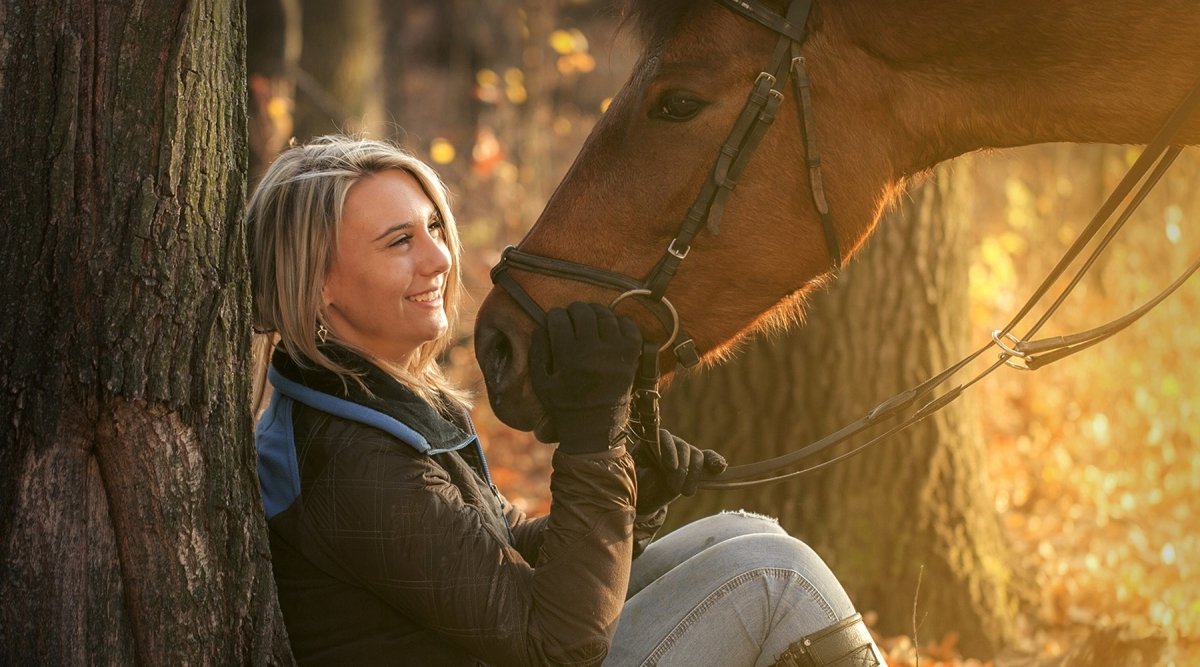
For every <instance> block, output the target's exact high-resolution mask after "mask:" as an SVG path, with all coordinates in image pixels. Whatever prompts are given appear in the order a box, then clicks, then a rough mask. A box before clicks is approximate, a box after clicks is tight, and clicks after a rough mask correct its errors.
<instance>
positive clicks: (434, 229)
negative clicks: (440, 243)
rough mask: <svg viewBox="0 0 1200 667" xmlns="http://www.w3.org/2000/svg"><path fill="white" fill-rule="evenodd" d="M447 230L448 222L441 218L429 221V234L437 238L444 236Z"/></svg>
mask: <svg viewBox="0 0 1200 667" xmlns="http://www.w3.org/2000/svg"><path fill="white" fill-rule="evenodd" d="M445 231H446V223H444V222H442V221H441V220H435V221H434V222H431V223H429V235H430V236H432V237H433V238H435V239H440V238H442V234H443V233H445Z"/></svg>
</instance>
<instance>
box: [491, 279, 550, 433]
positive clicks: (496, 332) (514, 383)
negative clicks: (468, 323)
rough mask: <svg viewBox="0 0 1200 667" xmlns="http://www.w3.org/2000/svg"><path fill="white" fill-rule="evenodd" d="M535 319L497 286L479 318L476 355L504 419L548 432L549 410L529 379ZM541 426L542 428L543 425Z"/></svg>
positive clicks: (495, 407) (495, 408) (520, 426)
mask: <svg viewBox="0 0 1200 667" xmlns="http://www.w3.org/2000/svg"><path fill="white" fill-rule="evenodd" d="M532 331H533V322H532V321H531V320H530V319H529V317H528V316H527V315H526V314H525V313H524V312H523V311H522V310H521V309H520V308H518V307H517V305H516V303H515V302H513V300H512V299H510V298H509V297H508V295H507V294H504V293H503V292H502V291H501V290H493V291H492V292H491V294H489V295H488V297H487V298H486V299H485V300H484V302H483V305H482V306H481V307H480V308H479V315H478V318H477V319H476V320H475V358H476V359H477V360H478V361H479V368H480V370H481V371H483V381H484V384H485V386H486V387H487V393H488V401H489V402H490V403H491V405H492V411H493V412H495V413H496V416H497V417H498V418H499V419H500V421H502V422H504V423H505V424H507V425H508V426H511V427H512V428H515V429H518V430H521V431H534V432H535V433H534V434H535V435H537V436H538V439H539V440H544V437H543V436H547V437H548V436H550V435H551V434H549V433H547V432H545V431H546V429H545V427H544V425H543V424H544V423H545V422H546V421H547V420H546V419H544V416H545V413H544V411H543V409H542V405H541V403H540V402H538V400H537V396H536V395H534V393H533V385H532V384H531V383H530V381H529V340H530V335H531V334H532ZM539 427H540V428H539Z"/></svg>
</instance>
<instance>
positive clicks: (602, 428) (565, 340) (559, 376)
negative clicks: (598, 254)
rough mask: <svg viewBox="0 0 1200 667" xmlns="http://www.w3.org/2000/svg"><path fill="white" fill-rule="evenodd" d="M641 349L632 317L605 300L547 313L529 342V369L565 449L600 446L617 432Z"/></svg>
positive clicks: (598, 449)
mask: <svg viewBox="0 0 1200 667" xmlns="http://www.w3.org/2000/svg"><path fill="white" fill-rule="evenodd" d="M641 349H642V334H641V332H639V331H638V328H637V326H636V325H635V324H634V323H633V320H631V319H629V318H627V317H617V316H616V315H615V314H614V313H613V312H612V310H611V309H609V308H607V307H605V306H601V305H599V304H594V303H582V302H575V303H573V304H571V305H570V306H567V309H566V310H563V309H561V308H554V309H552V310H550V311H549V312H547V313H546V326H545V327H544V328H539V329H538V330H537V331H535V332H534V334H533V340H532V341H531V343H530V348H529V370H530V375H531V376H532V378H531V379H532V380H533V391H534V393H535V394H537V397H538V400H540V401H541V402H542V406H543V407H544V408H545V409H546V414H547V415H548V416H549V417H550V419H552V420H553V421H554V426H555V429H556V430H557V433H558V441H559V447H560V448H561V449H562V450H563V451H564V452H567V453H569V454H585V453H591V452H601V451H604V450H605V449H608V448H609V446H610V445H611V444H612V443H613V442H615V441H616V440H618V439H619V438H620V435H621V430H622V429H623V428H624V426H625V420H626V418H627V415H628V410H629V387H630V385H632V384H633V374H634V372H635V371H636V369H637V360H638V353H639V352H640V351H641Z"/></svg>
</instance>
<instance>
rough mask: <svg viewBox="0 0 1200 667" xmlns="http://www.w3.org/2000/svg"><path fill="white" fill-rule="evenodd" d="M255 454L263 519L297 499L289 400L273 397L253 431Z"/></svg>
mask: <svg viewBox="0 0 1200 667" xmlns="http://www.w3.org/2000/svg"><path fill="white" fill-rule="evenodd" d="M254 447H255V449H257V450H258V483H259V485H260V486H261V487H262V498H263V509H265V510H266V513H267V519H271V518H273V517H274V516H275V515H276V514H279V513H280V512H282V511H284V510H285V509H287V508H289V507H291V506H292V503H294V502H296V498H299V497H300V464H299V462H298V461H297V460H296V444H295V437H294V434H293V433H292V400H291V399H290V398H287V397H286V396H283V395H282V394H279V393H275V394H274V395H272V396H271V402H270V404H268V405H267V409H266V411H265V412H263V415H262V417H261V418H260V419H259V420H258V425H257V426H256V427H255V428H254Z"/></svg>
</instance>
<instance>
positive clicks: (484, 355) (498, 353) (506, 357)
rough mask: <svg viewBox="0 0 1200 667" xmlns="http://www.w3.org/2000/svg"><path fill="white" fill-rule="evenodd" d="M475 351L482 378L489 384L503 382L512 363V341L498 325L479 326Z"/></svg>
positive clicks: (495, 384) (493, 384) (497, 384)
mask: <svg viewBox="0 0 1200 667" xmlns="http://www.w3.org/2000/svg"><path fill="white" fill-rule="evenodd" d="M475 345H476V353H477V356H478V358H479V367H480V368H481V369H482V370H483V374H484V379H485V380H487V381H488V384H489V385H491V386H499V385H501V384H503V383H504V380H505V379H506V376H507V375H508V369H509V367H510V366H511V365H512V363H513V346H512V341H511V340H510V339H509V337H508V336H507V335H505V333H504V332H503V331H501V330H500V329H499V328H498V327H493V326H483V327H480V329H479V332H478V334H477V336H476V341H475Z"/></svg>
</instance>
